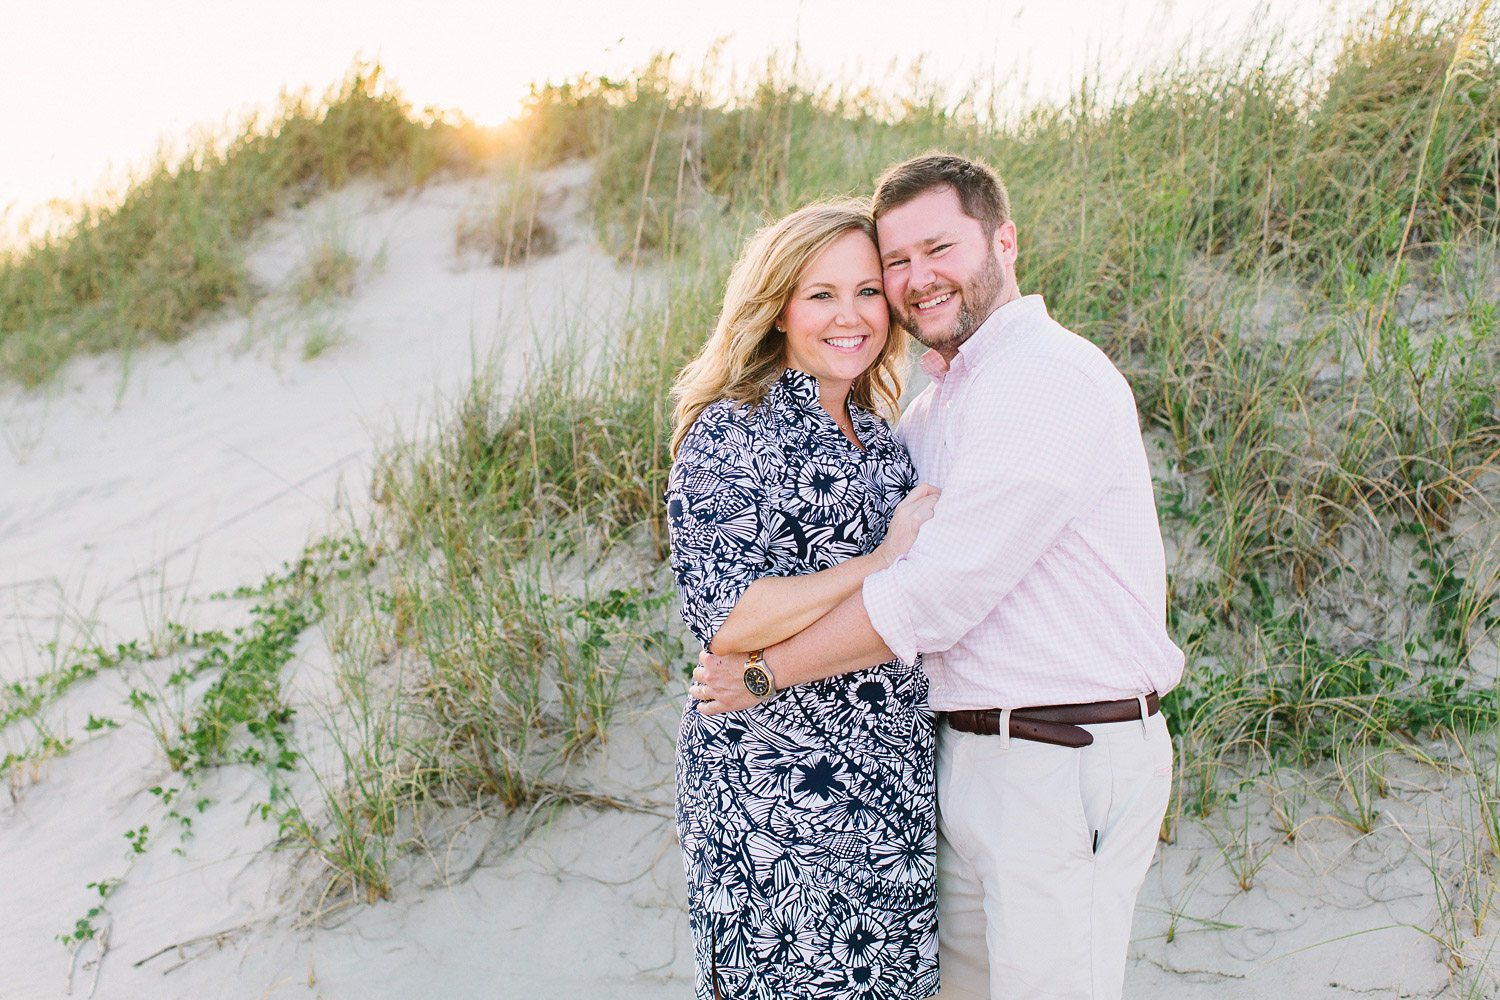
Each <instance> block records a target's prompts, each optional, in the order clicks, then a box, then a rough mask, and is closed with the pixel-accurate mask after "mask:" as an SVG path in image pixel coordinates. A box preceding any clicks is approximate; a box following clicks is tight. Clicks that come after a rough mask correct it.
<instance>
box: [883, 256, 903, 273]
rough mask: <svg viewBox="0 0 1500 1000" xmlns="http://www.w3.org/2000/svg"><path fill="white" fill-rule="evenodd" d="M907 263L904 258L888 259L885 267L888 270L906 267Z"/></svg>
mask: <svg viewBox="0 0 1500 1000" xmlns="http://www.w3.org/2000/svg"><path fill="white" fill-rule="evenodd" d="M907 263H908V262H907V261H906V260H905V259H904V258H903V259H901V260H888V261H886V262H885V269H886V270H887V271H894V270H895V269H896V268H898V267H905V266H906V264H907Z"/></svg>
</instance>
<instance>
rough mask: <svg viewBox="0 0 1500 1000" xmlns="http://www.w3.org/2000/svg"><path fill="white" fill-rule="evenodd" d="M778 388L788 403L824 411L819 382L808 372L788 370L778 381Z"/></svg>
mask: <svg viewBox="0 0 1500 1000" xmlns="http://www.w3.org/2000/svg"><path fill="white" fill-rule="evenodd" d="M776 388H777V389H778V390H779V391H780V393H781V395H782V396H783V397H785V398H786V400H787V402H789V403H794V404H796V405H798V406H804V407H810V408H812V407H815V408H817V409H822V408H823V407H822V403H821V402H819V400H820V399H821V396H820V395H819V393H818V380H817V379H816V378H814V377H813V376H811V375H809V374H807V372H803V371H798V370H797V369H795V368H788V369H786V370H785V371H783V372H782V373H781V378H779V379H777V380H776Z"/></svg>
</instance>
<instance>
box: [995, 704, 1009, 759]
mask: <svg viewBox="0 0 1500 1000" xmlns="http://www.w3.org/2000/svg"><path fill="white" fill-rule="evenodd" d="M998 735H999V737H1000V749H1001V750H1009V749H1010V709H1008V708H1002V709H1001V710H1000V732H999V734H998Z"/></svg>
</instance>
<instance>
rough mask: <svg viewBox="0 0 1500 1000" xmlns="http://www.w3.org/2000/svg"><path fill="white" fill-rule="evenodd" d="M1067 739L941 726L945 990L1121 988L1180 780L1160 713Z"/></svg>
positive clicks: (1004, 993) (1090, 993) (1003, 999)
mask: <svg viewBox="0 0 1500 1000" xmlns="http://www.w3.org/2000/svg"><path fill="white" fill-rule="evenodd" d="M1086 728H1087V729H1088V730H1089V732H1091V733H1093V735H1094V742H1093V744H1092V745H1091V746H1087V747H1084V748H1082V749H1079V750H1074V749H1071V748H1069V747H1059V746H1053V745H1051V744H1047V743H1034V742H1030V741H1027V740H1017V739H1008V738H1006V737H1001V736H978V735H974V734H970V733H961V732H956V731H954V730H953V729H951V728H950V727H948V726H947V725H946V724H944V725H940V726H939V728H938V750H937V790H938V915H939V924H938V933H939V942H940V946H939V969H940V972H941V975H942V987H943V988H942V990H941V992H939V994H938V997H939V998H941V1000H976V998H977V1000H983V998H993V1000H1025V998H1033V997H1035V998H1043V997H1047V998H1059V997H1062V998H1068V1000H1116V998H1118V997H1119V996H1120V993H1121V990H1122V989H1123V985H1124V979H1125V955H1126V951H1127V949H1128V947H1129V944H1130V918H1131V914H1132V912H1133V910H1134V909H1135V897H1136V894H1137V893H1138V892H1139V891H1140V887H1141V883H1142V882H1143V881H1144V880H1145V878H1146V870H1147V868H1149V867H1150V865H1151V857H1152V854H1153V853H1154V852H1155V850H1156V840H1157V835H1158V832H1159V830H1160V828H1161V820H1162V816H1163V815H1164V814H1165V812H1166V808H1167V797H1168V793H1169V791H1170V789H1171V784H1172V741H1171V737H1170V736H1169V735H1168V733H1167V725H1166V721H1165V720H1164V719H1163V718H1162V717H1161V714H1160V713H1158V714H1156V715H1153V716H1151V717H1150V718H1148V719H1146V720H1145V722H1144V723H1142V722H1141V721H1140V720H1136V721H1133V722H1111V723H1106V724H1102V725H1094V726H1088V727H1086Z"/></svg>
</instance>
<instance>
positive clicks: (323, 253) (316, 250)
mask: <svg viewBox="0 0 1500 1000" xmlns="http://www.w3.org/2000/svg"><path fill="white" fill-rule="evenodd" d="M358 274H359V256H358V255H357V254H354V253H352V252H351V251H349V250H348V249H347V248H345V247H343V246H341V245H339V244H337V243H334V242H328V243H320V244H318V245H317V246H315V247H313V248H312V250H311V252H309V253H308V255H307V260H306V261H304V262H303V266H302V270H301V272H300V273H299V274H298V275H297V277H296V279H295V280H294V281H293V282H292V295H293V296H295V297H296V299H297V301H299V302H301V303H302V304H303V305H310V304H311V303H313V302H318V301H321V300H323V299H328V298H342V297H344V296H346V295H348V294H349V293H350V292H352V291H353V290H354V279H355V277H356V276H357V275H358Z"/></svg>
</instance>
